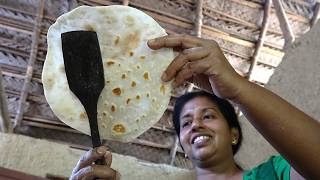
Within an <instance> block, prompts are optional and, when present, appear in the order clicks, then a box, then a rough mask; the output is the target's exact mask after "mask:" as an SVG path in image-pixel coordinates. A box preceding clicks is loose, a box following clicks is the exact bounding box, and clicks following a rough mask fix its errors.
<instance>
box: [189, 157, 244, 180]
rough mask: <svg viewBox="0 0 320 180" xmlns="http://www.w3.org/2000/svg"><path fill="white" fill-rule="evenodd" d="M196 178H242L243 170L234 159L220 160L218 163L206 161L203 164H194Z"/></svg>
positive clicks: (201, 179)
mask: <svg viewBox="0 0 320 180" xmlns="http://www.w3.org/2000/svg"><path fill="white" fill-rule="evenodd" d="M195 169H196V173H197V180H207V179H208V180H212V179H214V180H225V179H235V180H236V179H242V174H243V171H242V170H240V169H239V168H238V167H237V166H236V164H235V162H234V159H233V158H231V159H229V160H224V161H220V163H211V164H210V165H208V162H204V164H202V165H200V164H198V165H197V166H196V168H195Z"/></svg>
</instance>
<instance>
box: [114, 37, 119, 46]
mask: <svg viewBox="0 0 320 180" xmlns="http://www.w3.org/2000/svg"><path fill="white" fill-rule="evenodd" d="M119 41H120V36H117V37H116V40H114V45H118V44H119Z"/></svg>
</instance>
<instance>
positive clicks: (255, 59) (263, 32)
mask: <svg viewBox="0 0 320 180" xmlns="http://www.w3.org/2000/svg"><path fill="white" fill-rule="evenodd" d="M270 1H271V0H265V5H264V13H263V20H262V28H261V31H260V35H259V40H258V43H257V45H256V49H255V51H254V54H253V57H252V62H251V64H250V68H249V72H248V79H249V81H251V80H252V72H253V68H254V67H255V66H256V65H257V62H258V57H259V54H260V50H261V48H262V47H263V43H264V39H265V37H266V34H267V29H268V23H269V16H270V8H271V2H270Z"/></svg>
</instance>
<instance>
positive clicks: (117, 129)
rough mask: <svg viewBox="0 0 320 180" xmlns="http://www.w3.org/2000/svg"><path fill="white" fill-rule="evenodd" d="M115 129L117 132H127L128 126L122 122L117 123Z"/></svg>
mask: <svg viewBox="0 0 320 180" xmlns="http://www.w3.org/2000/svg"><path fill="white" fill-rule="evenodd" d="M112 129H113V131H115V132H117V133H125V132H126V128H125V127H124V126H123V125H122V124H116V125H114V126H113V128H112Z"/></svg>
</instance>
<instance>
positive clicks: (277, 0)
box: [273, 0, 295, 49]
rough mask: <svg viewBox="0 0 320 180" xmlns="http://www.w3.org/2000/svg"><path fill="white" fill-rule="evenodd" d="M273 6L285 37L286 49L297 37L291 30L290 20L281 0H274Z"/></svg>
mask: <svg viewBox="0 0 320 180" xmlns="http://www.w3.org/2000/svg"><path fill="white" fill-rule="evenodd" d="M273 6H274V8H275V12H276V14H277V17H278V19H279V23H280V28H281V31H282V33H283V36H284V39H285V45H284V49H286V48H287V47H288V46H289V45H290V44H291V43H292V42H293V41H294V39H295V37H294V34H293V32H292V30H291V27H290V24H289V20H288V18H287V16H286V13H285V10H284V8H283V6H282V2H281V0H273Z"/></svg>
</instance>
